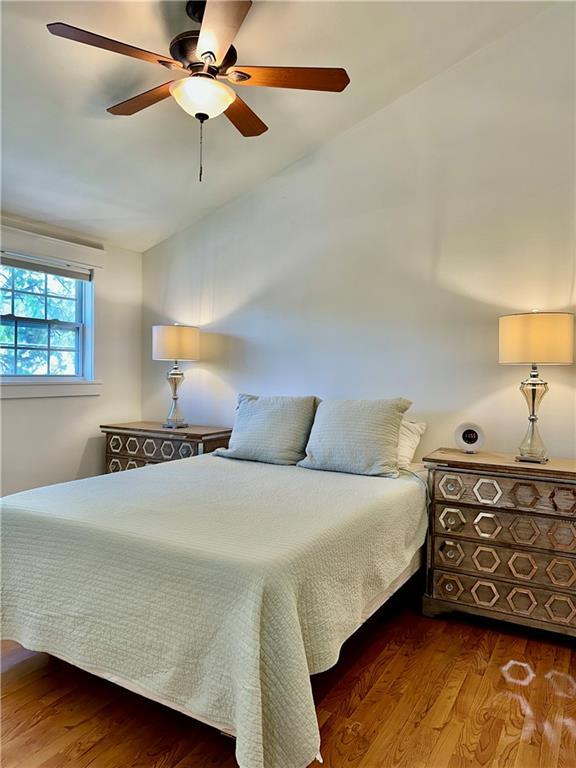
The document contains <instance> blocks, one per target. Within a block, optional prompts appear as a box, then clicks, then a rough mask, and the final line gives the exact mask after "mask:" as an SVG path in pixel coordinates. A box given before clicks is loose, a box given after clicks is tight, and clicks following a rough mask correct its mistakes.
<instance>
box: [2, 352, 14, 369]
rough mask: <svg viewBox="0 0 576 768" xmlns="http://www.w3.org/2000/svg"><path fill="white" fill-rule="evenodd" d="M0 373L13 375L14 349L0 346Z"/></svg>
mask: <svg viewBox="0 0 576 768" xmlns="http://www.w3.org/2000/svg"><path fill="white" fill-rule="evenodd" d="M0 374H2V376H13V375H14V350H13V349H6V348H5V347H3V348H0Z"/></svg>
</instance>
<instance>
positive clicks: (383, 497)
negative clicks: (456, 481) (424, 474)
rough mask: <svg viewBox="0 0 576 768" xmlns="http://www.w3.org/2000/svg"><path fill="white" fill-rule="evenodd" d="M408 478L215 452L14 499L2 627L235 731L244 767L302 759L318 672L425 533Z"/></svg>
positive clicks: (311, 733) (296, 767) (306, 754)
mask: <svg viewBox="0 0 576 768" xmlns="http://www.w3.org/2000/svg"><path fill="white" fill-rule="evenodd" d="M425 528H426V516H425V490H424V485H423V483H422V482H421V481H420V480H418V479H417V478H415V477H413V476H409V475H405V476H401V477H400V478H398V479H395V480H392V479H384V478H377V477H360V476H356V475H346V474H337V473H331V472H319V471H314V470H307V469H303V468H299V467H292V466H288V467H284V466H273V465H268V464H257V463H252V462H242V461H234V460H231V459H225V458H217V457H215V456H211V455H207V456H201V457H197V458H192V459H185V460H183V461H175V462H171V463H167V464H161V465H156V466H149V467H144V468H143V469H137V470H131V471H129V472H123V473H119V474H113V475H106V476H102V477H95V478H89V479H86V480H77V481H75V482H71V483H65V484H62V485H54V486H49V487H46V488H40V489H36V490H32V491H26V492H23V493H19V494H15V495H13V496H8V497H6V498H5V499H4V500H3V512H2V571H3V573H2V575H3V579H2V584H3V600H2V608H3V627H2V630H3V636H4V637H5V638H9V639H13V640H17V641H19V642H20V643H21V644H22V645H24V646H25V647H27V648H30V649H33V650H42V651H47V652H48V653H53V654H54V655H56V656H60V657H62V658H64V659H66V660H68V661H70V662H71V663H73V664H77V665H78V666H80V667H85V668H97V669H99V670H103V671H104V672H106V673H109V674H110V675H111V676H114V675H117V676H119V677H120V678H121V679H122V678H123V679H125V680H127V681H131V682H132V683H134V684H135V685H136V686H138V688H139V689H140V690H142V691H144V692H147V693H148V694H149V695H150V696H151V697H159V698H160V699H161V700H163V701H165V702H167V703H171V704H172V705H173V706H175V707H176V708H179V709H182V710H184V711H186V712H188V713H190V714H191V715H193V716H197V717H198V718H199V719H203V720H205V721H208V722H210V723H212V724H215V725H219V726H220V727H222V728H223V729H224V730H228V731H231V732H235V733H236V735H237V741H236V756H237V759H238V763H239V765H240V766H241V768H304V766H307V765H309V764H310V763H311V762H313V760H314V758H315V756H316V754H317V753H318V750H319V747H320V737H319V730H318V724H317V720H316V713H315V709H314V701H313V698H312V691H311V685H310V678H309V675H310V674H312V673H316V672H320V671H323V670H325V669H327V668H328V667H330V666H332V665H333V664H335V662H336V661H337V659H338V654H339V650H340V647H341V645H342V643H343V642H344V640H346V638H348V637H349V636H350V635H351V634H352V633H353V632H354V631H355V629H356V628H357V627H358V626H359V625H360V624H361V621H362V614H363V611H364V609H365V608H366V606H368V605H369V604H370V603H371V602H373V601H374V599H375V598H376V597H377V596H378V595H379V594H380V593H382V592H383V591H384V590H385V588H386V587H387V586H388V585H389V584H390V583H391V582H392V581H393V580H394V579H395V578H396V577H397V576H398V575H399V573H400V572H401V571H402V570H403V569H404V568H405V567H406V566H407V565H408V563H409V561H410V560H411V558H412V556H413V555H414V553H415V552H416V550H417V549H418V548H419V547H420V546H421V545H422V543H423V541H424V536H425Z"/></svg>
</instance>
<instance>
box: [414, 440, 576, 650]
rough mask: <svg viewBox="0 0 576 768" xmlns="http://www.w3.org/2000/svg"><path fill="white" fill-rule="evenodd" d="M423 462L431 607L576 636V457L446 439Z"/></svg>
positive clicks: (427, 608)
mask: <svg viewBox="0 0 576 768" xmlns="http://www.w3.org/2000/svg"><path fill="white" fill-rule="evenodd" d="M423 461H424V462H425V463H426V464H428V465H429V466H430V467H431V472H430V490H431V503H430V525H429V534H428V554H427V587H426V590H427V591H426V595H425V596H424V602H423V610H424V613H425V615H427V616H436V615H438V614H441V613H446V612H448V611H463V612H465V613H474V614H478V615H481V616H487V617H493V618H497V619H501V620H503V621H510V622H515V623H518V624H524V625H526V626H530V627H538V628H540V629H549V630H553V631H555V632H561V633H563V634H565V635H570V636H573V637H576V460H573V459H554V460H551V461H549V462H548V463H547V464H527V463H526V464H525V463H520V462H517V461H514V457H513V456H511V455H506V454H498V453H477V454H471V455H467V454H465V453H462V452H460V451H456V450H450V449H447V448H440V449H439V450H437V451H434V452H433V453H431V454H430V455H429V456H426V457H425V458H424V459H423Z"/></svg>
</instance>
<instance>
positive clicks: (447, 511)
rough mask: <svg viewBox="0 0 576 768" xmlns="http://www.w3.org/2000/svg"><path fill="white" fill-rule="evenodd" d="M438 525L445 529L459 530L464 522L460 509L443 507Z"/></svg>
mask: <svg viewBox="0 0 576 768" xmlns="http://www.w3.org/2000/svg"><path fill="white" fill-rule="evenodd" d="M439 521H440V525H441V526H442V528H444V529H445V530H447V531H461V530H462V528H464V525H465V524H466V520H465V518H464V515H463V514H462V510H460V509H453V508H452V507H444V509H443V511H442V514H441V515H440V517H439Z"/></svg>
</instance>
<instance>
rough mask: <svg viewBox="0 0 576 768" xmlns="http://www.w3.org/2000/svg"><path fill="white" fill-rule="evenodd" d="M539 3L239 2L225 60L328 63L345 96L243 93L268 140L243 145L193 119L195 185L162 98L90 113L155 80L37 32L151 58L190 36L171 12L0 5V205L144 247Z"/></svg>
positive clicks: (174, 9) (174, 113)
mask: <svg viewBox="0 0 576 768" xmlns="http://www.w3.org/2000/svg"><path fill="white" fill-rule="evenodd" d="M547 5H548V4H546V5H544V4H541V3H531V2H510V3H508V2H488V3H486V2H470V3H467V2H443V3H436V2H422V3H418V2H361V1H358V2H330V1H328V2H301V1H299V0H293V1H290V2H283V1H282V0H279V1H278V2H269V1H266V0H255V2H254V5H253V7H252V10H251V12H250V14H249V16H248V18H247V20H246V22H245V23H244V26H243V27H242V29H241V31H240V34H239V36H238V38H237V40H236V43H235V45H236V47H237V49H238V52H239V58H238V61H239V63H243V64H247V65H248V64H255V65H256V64H264V65H265V64H269V65H272V64H278V65H294V66H342V67H345V68H346V69H347V70H348V73H349V75H350V78H351V84H350V85H349V86H348V89H347V90H346V91H344V92H343V93H341V94H331V93H314V92H308V91H306V92H303V91H289V90H279V89H257V88H250V89H244V90H243V91H241V93H242V96H243V97H244V99H245V101H247V102H248V103H249V104H250V106H251V107H252V108H253V109H254V110H255V111H256V112H257V113H258V114H259V115H260V117H262V119H263V120H264V121H265V122H266V123H267V124H268V125H269V131H268V132H267V133H265V134H264V135H263V136H260V137H258V138H251V139H245V138H243V137H242V136H240V134H238V133H237V131H235V130H234V128H233V127H232V126H231V124H230V123H229V122H228V121H227V120H226V119H225V118H224V117H220V118H217V119H215V120H211V121H209V122H208V123H207V124H206V126H205V144H204V149H205V151H204V165H205V178H204V181H203V182H202V183H201V184H199V183H198V179H197V175H198V124H197V122H196V121H195V120H194V119H193V118H191V117H190V116H189V115H187V114H186V113H185V112H183V111H182V110H181V109H180V107H178V105H177V104H176V103H175V102H174V101H173V100H172V99H169V100H166V101H164V102H162V103H160V104H157V105H155V106H153V107H150V108H149V109H146V110H144V111H143V112H140V113H139V114H136V115H133V116H131V117H115V116H112V115H109V114H108V113H107V112H106V107H108V106H110V105H111V104H114V103H115V102H118V101H121V100H123V99H125V98H128V97H130V96H132V95H134V94H136V93H138V92H140V91H144V90H146V89H148V88H152V87H154V86H155V85H159V84H160V83H163V82H165V81H166V80H168V79H170V76H169V75H168V77H167V72H166V71H165V70H163V69H162V68H161V67H160V66H157V67H156V66H154V65H152V64H148V63H145V62H141V61H137V60H132V59H128V58H125V57H121V56H118V55H116V54H113V53H109V52H108V51H102V50H98V49H95V48H89V47H87V46H83V45H79V44H77V43H74V42H70V41H68V40H62V39H59V38H56V37H53V36H51V35H50V34H49V33H48V32H47V30H46V24H47V23H48V22H51V21H65V22H67V23H69V24H73V25H75V26H78V27H83V28H85V29H89V30H91V31H93V32H97V33H99V34H102V35H105V36H107V37H112V38H114V39H117V40H122V41H124V42H128V43H131V44H133V45H136V46H139V47H142V48H146V49H148V50H152V51H156V52H158V53H167V52H168V46H169V42H170V40H171V39H172V38H173V37H174V36H175V35H176V34H177V33H179V32H181V31H183V30H185V29H190V28H193V27H194V26H195V25H194V24H193V22H191V21H190V20H189V19H188V17H187V16H186V15H185V12H184V6H185V3H184V0H178V1H176V0H170V2H162V1H160V2H159V1H158V0H156V1H155V2H119V1H116V2H84V1H78V2H76V1H74V0H72V1H69V2H61V3H54V2H20V0H16V1H14V2H10V1H8V2H2V16H3V18H2V201H3V209H4V211H5V212H7V213H9V214H12V215H16V216H20V217H27V218H30V219H34V220H37V221H40V222H45V223H47V224H50V225H53V226H55V227H61V228H62V227H63V228H66V229H69V230H72V231H75V232H79V233H83V234H84V235H86V236H88V237H91V238H93V239H98V240H104V241H111V242H114V243H115V244H117V245H121V246H124V247H127V248H131V249H134V250H145V249H147V248H149V247H151V246H152V245H154V244H155V243H157V242H159V241H160V240H163V239H164V238H166V237H167V236H169V235H170V234H172V233H173V232H175V231H178V230H180V229H182V228H184V227H186V226H188V225H189V224H191V223H193V222H194V221H195V220H198V219H199V218H200V217H202V216H204V215H206V214H207V213H209V212H210V211H211V210H213V209H215V208H217V207H219V206H221V205H223V204H225V203H226V202H227V201H229V200H231V199H233V198H235V197H237V196H238V195H240V194H244V193H245V192H246V191H248V190H249V189H250V188H251V187H252V186H254V185H255V184H256V183H257V182H258V181H260V180H262V179H264V178H267V177H269V176H271V175H272V174H274V173H275V172H277V171H279V170H280V169H282V168H285V167H286V166H288V165H290V164H291V163H293V162H294V161H296V160H298V159H299V158H301V157H303V156H305V155H307V154H309V153H310V152H311V151H313V150H314V149H315V148H317V147H319V146H320V145H322V144H323V143H325V142H327V141H329V140H330V139H331V138H332V137H333V136H334V135H336V134H337V133H340V132H342V131H344V130H346V129H347V128H348V127H350V126H351V125H352V124H354V123H356V122H358V121H360V120H363V119H364V118H366V117H367V116H369V115H370V114H372V113H374V112H376V111H377V110H379V109H381V108H382V107H384V106H385V105H386V104H388V103H390V102H391V101H393V100H395V99H397V98H399V97H400V96H402V94H403V93H406V92H408V91H410V90H412V89H413V88H415V87H417V86H418V85H419V84H420V83H422V82H424V81H426V80H429V79H430V78H432V77H434V76H435V75H437V74H438V73H439V72H441V71H442V70H444V69H446V68H447V67H450V66H451V65H453V64H454V63H455V62H457V61H459V60H460V59H462V58H463V57H466V56H468V55H470V54H471V53H473V52H474V51H475V50H477V49H478V48H480V47H483V46H484V45H486V44H488V43H490V42H491V41H492V40H494V39H496V38H497V37H500V36H501V35H503V34H506V33H507V32H508V31H509V30H511V29H513V28H514V27H516V26H518V25H519V24H521V23H523V22H524V21H525V20H527V19H528V18H529V17H530V16H533V15H534V14H536V13H538V12H540V11H541V10H542V9H543V8H544V7H546V6H547ZM350 152H354V147H353V146H351V147H350ZM311 193H313V190H312V191H311Z"/></svg>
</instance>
